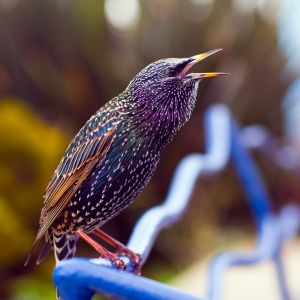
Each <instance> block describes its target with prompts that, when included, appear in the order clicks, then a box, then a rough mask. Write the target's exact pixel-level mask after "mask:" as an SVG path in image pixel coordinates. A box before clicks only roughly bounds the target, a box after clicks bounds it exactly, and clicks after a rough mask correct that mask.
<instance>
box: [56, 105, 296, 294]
mask: <svg viewBox="0 0 300 300" xmlns="http://www.w3.org/2000/svg"><path fill="white" fill-rule="evenodd" d="M204 121H205V125H206V127H205V128H206V140H207V149H206V152H205V154H192V155H189V156H187V157H185V158H184V159H183V160H182V161H181V162H180V163H179V165H178V167H177V169H176V171H175V174H174V177H173V180H172V183H171V186H170V189H169V192H168V194H167V197H166V199H165V201H164V202H163V203H162V204H161V205H159V206H156V207H153V208H151V209H150V210H148V211H147V212H146V213H145V214H144V215H143V216H142V217H141V218H140V220H139V221H138V222H137V224H136V226H135V228H134V230H133V233H132V235H131V237H130V239H129V242H128V244H127V246H128V247H129V248H130V249H131V250H132V251H134V252H137V253H140V254H141V256H142V264H144V263H145V261H146V259H147V257H148V255H149V252H150V250H151V248H152V246H153V243H154V241H155V239H156V237H157V235H158V234H159V232H160V231H161V230H162V229H163V228H165V227H166V226H169V225H171V224H173V223H174V222H176V221H178V220H179V219H180V217H181V216H182V214H183V213H184V211H185V208H186V207H187V205H188V202H189V199H190V195H191V193H192V191H193V188H194V185H195V183H196V180H197V179H198V178H199V177H200V178H201V176H204V175H205V176H207V175H214V174H216V173H218V172H220V171H222V170H223V169H224V167H225V166H226V165H227V162H228V161H229V158H230V156H231V158H232V160H233V162H234V164H235V168H236V170H237V173H238V175H239V178H240V180H241V183H242V185H243V187H244V190H245V192H246V195H247V199H248V201H249V204H250V207H251V208H252V212H253V215H254V216H255V219H256V224H257V232H258V239H257V246H256V247H255V248H254V249H253V250H252V251H249V252H247V253H243V252H242V253H236V252H228V253H223V254H220V255H218V256H217V257H216V258H215V259H214V260H213V262H212V263H211V266H210V269H209V284H208V296H207V297H208V299H210V300H216V299H221V295H222V282H223V278H224V275H225V272H226V270H227V269H228V268H229V267H230V266H232V265H250V264H254V263H256V262H258V261H262V260H266V259H271V260H272V261H273V262H274V265H275V271H276V274H277V276H278V280H279V286H280V290H281V294H282V298H283V299H285V300H288V299H290V297H289V293H288V290H287V286H286V280H285V275H284V274H285V273H284V270H283V266H282V261H281V257H280V248H281V245H282V243H283V242H284V240H285V239H287V238H293V237H294V235H295V234H296V232H297V230H298V228H299V224H300V213H299V209H298V208H296V207H292V206H287V207H285V208H284V209H283V210H282V211H281V213H280V214H279V215H278V216H276V215H275V214H274V213H273V212H272V208H271V200H270V196H269V194H268V191H267V190H266V188H265V186H264V184H263V181H262V178H261V176H260V173H259V171H258V169H257V167H256V165H255V162H254V161H253V159H252V157H251V155H250V154H249V152H248V150H247V148H246V147H245V144H246V143H245V132H244V131H241V130H240V129H239V127H238V125H237V124H236V123H235V122H234V121H233V120H232V119H231V116H230V113H229V111H228V109H227V108H226V107H225V106H223V105H215V106H213V107H212V108H210V109H209V110H208V112H207V113H206V117H205V120H204ZM253 132H254V133H256V136H261V134H259V128H256V130H255V131H253ZM247 134H248V137H249V131H248V133H247ZM253 139H254V140H255V135H253V136H252V144H251V145H253ZM254 144H255V141H254ZM258 146H259V143H257V142H256V147H258ZM122 258H123V259H124V260H125V261H126V263H127V269H126V270H127V271H128V272H119V271H117V270H114V269H113V267H112V265H111V263H110V262H109V261H107V260H104V259H78V258H74V259H70V260H67V261H63V262H61V263H59V264H58V265H57V267H56V269H55V271H54V282H55V284H56V286H57V289H58V291H59V294H60V295H61V297H62V299H64V300H69V299H72V300H77V299H78V300H79V299H82V300H87V299H90V298H91V296H92V295H93V294H94V293H104V294H109V295H112V296H114V297H117V298H121V299H183V300H189V299H198V300H199V298H197V297H194V296H191V295H188V294H186V293H183V292H181V291H179V290H177V289H174V288H172V287H170V286H168V285H166V284H162V283H158V282H155V281H153V280H150V279H147V278H144V277H141V276H136V275H133V274H131V273H130V271H132V266H131V265H130V262H129V260H128V258H126V257H122ZM108 267H110V268H108Z"/></svg>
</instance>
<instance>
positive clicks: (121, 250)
mask: <svg viewBox="0 0 300 300" xmlns="http://www.w3.org/2000/svg"><path fill="white" fill-rule="evenodd" d="M93 234H95V235H96V236H98V237H99V238H101V239H102V240H103V241H105V242H107V243H108V244H110V245H111V246H113V247H114V248H115V249H116V252H115V253H114V254H115V255H117V256H121V255H126V256H127V257H128V258H129V260H130V262H131V263H132V264H133V265H134V269H133V272H134V273H135V274H137V275H141V260H142V257H141V255H140V254H138V253H135V252H133V251H131V250H130V249H128V248H127V247H126V246H125V245H124V244H122V243H121V242H119V241H117V240H116V239H114V238H113V237H111V236H110V235H108V234H107V233H105V232H103V231H102V230H99V229H95V230H94V231H93Z"/></svg>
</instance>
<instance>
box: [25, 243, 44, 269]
mask: <svg viewBox="0 0 300 300" xmlns="http://www.w3.org/2000/svg"><path fill="white" fill-rule="evenodd" d="M40 241H41V239H40V238H36V239H35V241H34V242H33V245H32V247H31V250H30V252H29V254H28V256H27V258H26V261H25V263H24V267H26V266H27V265H28V263H29V261H30V259H31V256H32V253H33V251H34V249H35V248H36V247H37V245H38V244H39V242H40Z"/></svg>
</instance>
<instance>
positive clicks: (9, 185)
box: [0, 98, 67, 281]
mask: <svg viewBox="0 0 300 300" xmlns="http://www.w3.org/2000/svg"><path fill="white" fill-rule="evenodd" d="M0 123H1V126H0V141H1V146H0V170H1V171H0V220H1V226H0V245H1V247H0V265H1V281H2V280H3V281H6V280H7V279H8V278H7V277H9V274H10V271H9V270H10V269H14V270H16V268H17V269H20V271H23V272H24V271H25V270H24V269H21V268H22V267H23V266H22V262H23V260H24V257H25V256H26V254H27V253H28V250H29V249H30V246H31V243H32V241H33V239H34V234H35V232H34V231H33V228H36V227H37V222H38V218H39V211H40V207H41V204H42V196H43V192H44V189H45V186H46V184H47V182H48V180H49V178H50V176H51V173H52V172H53V170H54V169H55V167H56V165H57V163H58V161H59V159H60V156H61V154H62V152H63V151H64V148H65V147H66V143H67V137H66V136H65V135H64V134H63V133H62V132H61V131H60V130H59V129H58V128H55V127H51V126H50V125H49V124H47V123H46V122H44V121H42V120H41V119H40V118H39V117H38V116H37V115H36V114H34V113H33V112H32V111H31V110H30V108H29V107H28V106H27V105H26V104H25V103H24V102H21V101H19V100H16V99H9V98H4V99H1V100H0Z"/></svg>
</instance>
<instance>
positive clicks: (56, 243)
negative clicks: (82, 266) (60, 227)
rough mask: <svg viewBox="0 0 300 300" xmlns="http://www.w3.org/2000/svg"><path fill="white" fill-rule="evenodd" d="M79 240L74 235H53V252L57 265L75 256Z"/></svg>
mask: <svg viewBox="0 0 300 300" xmlns="http://www.w3.org/2000/svg"><path fill="white" fill-rule="evenodd" d="M77 239H78V238H77V236H74V235H67V234H64V235H56V234H55V233H53V250H54V256H55V261H56V263H58V262H59V261H61V260H63V259H66V258H72V257H73V256H74V255H75V252H76V242H77Z"/></svg>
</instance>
